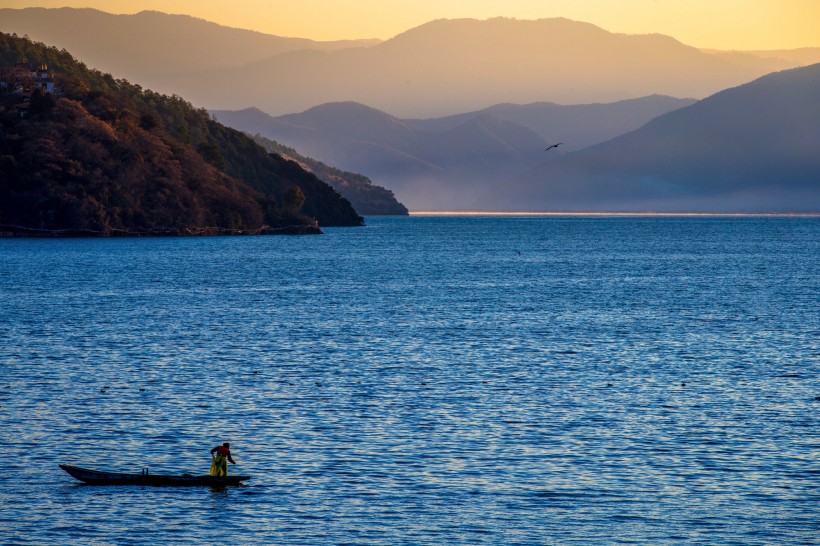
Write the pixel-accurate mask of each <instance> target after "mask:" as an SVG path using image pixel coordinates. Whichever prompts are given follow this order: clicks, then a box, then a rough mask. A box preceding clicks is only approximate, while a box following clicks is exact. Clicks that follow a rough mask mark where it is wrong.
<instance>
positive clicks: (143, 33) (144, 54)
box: [0, 8, 378, 94]
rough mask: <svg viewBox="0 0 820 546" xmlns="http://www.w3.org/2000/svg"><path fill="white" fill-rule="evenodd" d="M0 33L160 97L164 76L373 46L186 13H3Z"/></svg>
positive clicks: (37, 10) (0, 11)
mask: <svg viewBox="0 0 820 546" xmlns="http://www.w3.org/2000/svg"><path fill="white" fill-rule="evenodd" d="M0 31H2V32H8V33H12V32H13V33H16V34H18V35H20V36H22V35H24V34H27V35H28V36H29V37H30V38H31V39H33V40H37V41H42V42H44V43H48V44H49V45H54V46H57V47H58V48H65V49H67V50H69V51H71V52H72V53H73V54H75V55H76V56H77V57H78V58H80V59H83V60H84V62H85V63H86V64H88V65H89V66H92V67H94V68H97V69H99V70H102V71H104V72H110V73H112V74H115V75H117V76H120V77H125V78H127V79H129V80H131V81H135V82H138V83H140V84H141V85H143V86H145V87H151V88H153V89H157V90H160V91H164V89H162V87H163V86H162V78H163V77H167V76H170V75H178V74H181V73H182V74H184V73H192V72H202V71H210V70H215V69H222V68H227V67H236V66H241V65H246V64H249V63H252V62H254V61H258V60H261V59H265V58H268V57H271V56H273V55H278V54H281V53H285V52H288V51H293V50H301V49H318V50H332V49H339V48H345V47H357V46H365V45H373V44H374V43H378V41H377V40H339V41H333V42H318V41H314V40H308V39H305V38H287V37H281V36H274V35H270V34H264V33H261V32H256V31H251V30H243V29H237V28H231V27H225V26H222V25H219V24H217V23H212V22H209V21H206V20H204V19H198V18H195V17H191V16H188V15H171V14H166V13H161V12H158V11H141V12H139V13H136V14H133V15H114V14H110V13H106V12H102V11H99V10H95V9H90V8H83V9H77V8H57V9H45V8H26V9H9V8H4V9H0ZM157 84H159V85H157ZM179 94H182V93H179Z"/></svg>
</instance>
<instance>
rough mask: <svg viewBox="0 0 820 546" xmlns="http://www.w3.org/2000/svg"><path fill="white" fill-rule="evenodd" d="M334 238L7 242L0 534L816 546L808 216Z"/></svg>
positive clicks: (499, 223)
mask: <svg viewBox="0 0 820 546" xmlns="http://www.w3.org/2000/svg"><path fill="white" fill-rule="evenodd" d="M326 231H327V234H326V235H324V236H317V237H241V238H229V237H224V238H223V237H214V238H173V239H159V238H157V239H120V240H93V239H70V240H23V239H13V240H0V430H2V431H3V443H4V447H5V454H6V458H5V461H4V463H5V472H3V473H2V475H0V504H2V506H3V509H2V511H0V533H2V542H9V543H15V544H65V543H67V542H78V543H100V544H108V543H112V544H127V543H146V542H152V543H161V544H186V543H196V544H201V543H215V542H217V541H231V542H235V543H249V544H253V543H268V544H476V543H486V544H533V543H546V544H552V543H555V544H566V543H587V544H601V543H609V544H631V543H652V544H670V543H672V544H674V543H680V544H732V543H734V544H772V543H777V544H808V543H812V542H814V541H815V540H816V539H815V533H816V530H817V506H818V503H819V502H820V495H818V492H817V479H818V476H820V461H818V458H817V453H818V451H817V450H818V440H817V430H818V425H819V424H820V423H818V417H817V415H818V409H820V401H818V400H817V397H818V396H820V380H818V377H820V364H819V361H820V358H819V357H820V349H819V348H818V344H817V340H818V333H819V332H820V318H818V314H817V308H818V293H820V281H819V280H818V276H817V271H818V269H819V268H818V265H820V258H818V256H820V222H818V219H817V218H715V217H664V218H657V217H589V218H587V217H527V216H516V217H487V216H475V217H470V216H459V217H447V216H444V217H424V216H422V217H410V218H369V219H368V226H367V227H365V228H360V229H352V228H349V229H327V230H326ZM223 441H230V442H231V445H232V450H233V452H234V457H235V459H236V461H237V462H238V463H239V464H238V465H237V466H235V467H234V466H231V467H230V472H231V473H241V474H249V475H252V476H253V479H252V480H251V481H250V482H248V485H247V486H245V487H237V488H229V489H226V490H224V491H213V490H209V489H208V488H188V489H180V488H141V487H92V486H85V485H81V484H79V483H77V482H75V481H74V480H73V479H72V478H71V477H70V476H68V475H67V474H65V473H63V472H62V471H61V470H60V469H59V468H58V467H57V464H58V463H69V464H76V465H78V466H86V467H90V468H97V469H105V470H117V471H135V472H137V471H139V470H140V469H141V468H144V467H149V468H150V471H151V472H156V473H177V472H192V473H206V472H207V470H208V466H209V463H210V456H209V455H208V450H209V449H210V448H211V447H213V446H215V445H217V444H219V443H222V442H223Z"/></svg>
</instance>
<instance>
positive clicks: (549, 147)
mask: <svg viewBox="0 0 820 546" xmlns="http://www.w3.org/2000/svg"><path fill="white" fill-rule="evenodd" d="M561 144H563V142H559V143H558V144H553V145H552V146H547V149H546V150H544V151H545V152H547V151H549V150H551V149H552V148H557V147H558V146H560V145H561Z"/></svg>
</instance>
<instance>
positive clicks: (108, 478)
mask: <svg viewBox="0 0 820 546" xmlns="http://www.w3.org/2000/svg"><path fill="white" fill-rule="evenodd" d="M60 468H62V469H63V470H65V471H66V472H68V473H69V474H71V475H72V476H74V477H75V478H77V479H78V480H80V481H81V482H85V483H88V484H92V485H174V486H191V485H208V486H211V487H223V486H226V485H239V484H240V483H241V482H243V481H245V480H250V479H251V477H250V476H209V475H205V476H194V475H193V474H182V475H177V476H173V475H167V474H149V473H148V472H147V471H144V472H142V473H140V474H123V473H120V472H100V471H99V470H89V469H87V468H80V467H77V466H71V465H68V464H61V465H60Z"/></svg>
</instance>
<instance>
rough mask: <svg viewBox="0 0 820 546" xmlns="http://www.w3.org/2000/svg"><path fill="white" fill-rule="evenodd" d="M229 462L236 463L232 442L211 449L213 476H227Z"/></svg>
mask: <svg viewBox="0 0 820 546" xmlns="http://www.w3.org/2000/svg"><path fill="white" fill-rule="evenodd" d="M228 462H230V463H231V464H236V463H235V462H234V460H233V459H232V458H231V444H229V443H228V442H225V443H224V444H222V445H221V446H216V447H215V448H213V449H212V450H211V476H227V475H228Z"/></svg>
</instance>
